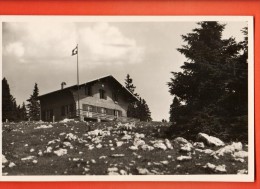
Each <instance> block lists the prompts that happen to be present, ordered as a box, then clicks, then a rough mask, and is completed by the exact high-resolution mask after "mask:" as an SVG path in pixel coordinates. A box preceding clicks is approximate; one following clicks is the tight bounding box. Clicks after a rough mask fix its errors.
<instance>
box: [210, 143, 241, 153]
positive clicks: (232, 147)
mask: <svg viewBox="0 0 260 189" xmlns="http://www.w3.org/2000/svg"><path fill="white" fill-rule="evenodd" d="M240 150H242V143H241V142H237V143H236V142H233V143H232V144H230V145H227V146H225V147H223V148H220V149H219V150H217V151H215V152H213V153H212V155H216V156H224V155H225V154H233V153H235V152H237V151H240Z"/></svg>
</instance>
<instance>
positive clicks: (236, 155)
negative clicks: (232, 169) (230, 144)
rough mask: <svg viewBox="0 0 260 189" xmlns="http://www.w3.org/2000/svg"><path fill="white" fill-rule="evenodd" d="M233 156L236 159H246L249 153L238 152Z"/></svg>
mask: <svg viewBox="0 0 260 189" xmlns="http://www.w3.org/2000/svg"><path fill="white" fill-rule="evenodd" d="M232 156H233V157H234V158H246V157H248V152H246V151H238V152H235V153H234V154H232Z"/></svg>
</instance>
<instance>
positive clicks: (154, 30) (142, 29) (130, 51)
mask: <svg viewBox="0 0 260 189" xmlns="http://www.w3.org/2000/svg"><path fill="white" fill-rule="evenodd" d="M221 23H223V24H226V29H225V31H224V32H223V38H229V37H231V36H232V37H235V38H236V40H237V41H241V40H243V35H242V33H241V32H240V30H241V29H242V28H243V27H245V26H246V25H247V23H246V22H234V21H233V22H221ZM196 27H197V24H196V22H187V21H186V22H176V21H175V22H161V21H160V22H100V21H98V22H50V21H48V22H44V20H41V22H4V23H3V25H2V56H3V57H2V77H5V78H6V79H7V81H8V83H9V86H10V91H11V94H12V95H13V96H14V97H15V98H16V101H17V104H22V102H26V99H28V98H29V97H30V95H31V94H32V92H33V87H34V84H35V83H37V84H38V87H39V91H40V95H42V94H45V93H48V92H52V91H54V90H58V89H60V87H61V83H62V82H66V84H67V85H66V86H65V87H68V86H71V85H75V84H76V82H77V75H76V73H77V72H76V56H71V53H72V49H74V48H75V47H76V45H77V44H78V47H79V51H78V53H79V54H78V55H79V70H80V71H79V77H80V83H85V82H87V81H89V80H93V79H97V78H99V77H102V76H106V75H113V76H114V77H115V78H116V79H117V80H118V81H119V82H120V83H122V84H124V80H125V78H126V75H127V74H130V76H131V78H132V79H133V83H134V85H135V86H136V91H135V92H136V93H138V94H139V95H140V96H141V97H142V98H144V99H145V100H146V102H147V104H148V106H149V108H150V111H151V115H152V118H153V120H155V121H161V120H162V119H166V120H168V119H169V108H170V104H171V103H172V99H173V97H172V96H171V95H170V93H169V88H168V86H167V82H169V81H170V78H171V77H172V74H171V72H172V71H173V72H176V71H181V69H180V66H181V65H182V64H183V62H184V61H185V57H184V56H183V55H181V54H180V53H179V52H178V51H177V48H180V47H181V46H182V45H184V44H185V43H184V42H183V40H182V38H181V35H185V34H187V33H190V32H192V29H194V28H196Z"/></svg>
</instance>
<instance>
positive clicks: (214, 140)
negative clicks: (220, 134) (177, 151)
mask: <svg viewBox="0 0 260 189" xmlns="http://www.w3.org/2000/svg"><path fill="white" fill-rule="evenodd" d="M198 139H199V140H202V141H203V142H206V143H207V144H208V145H214V146H224V145H225V143H224V142H223V141H222V140H220V139H219V138H217V137H213V136H209V135H207V134H205V133H199V134H198Z"/></svg>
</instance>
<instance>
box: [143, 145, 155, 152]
mask: <svg viewBox="0 0 260 189" xmlns="http://www.w3.org/2000/svg"><path fill="white" fill-rule="evenodd" d="M141 148H142V150H147V151H151V150H154V147H152V146H149V145H147V144H145V145H143V146H141Z"/></svg>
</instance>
